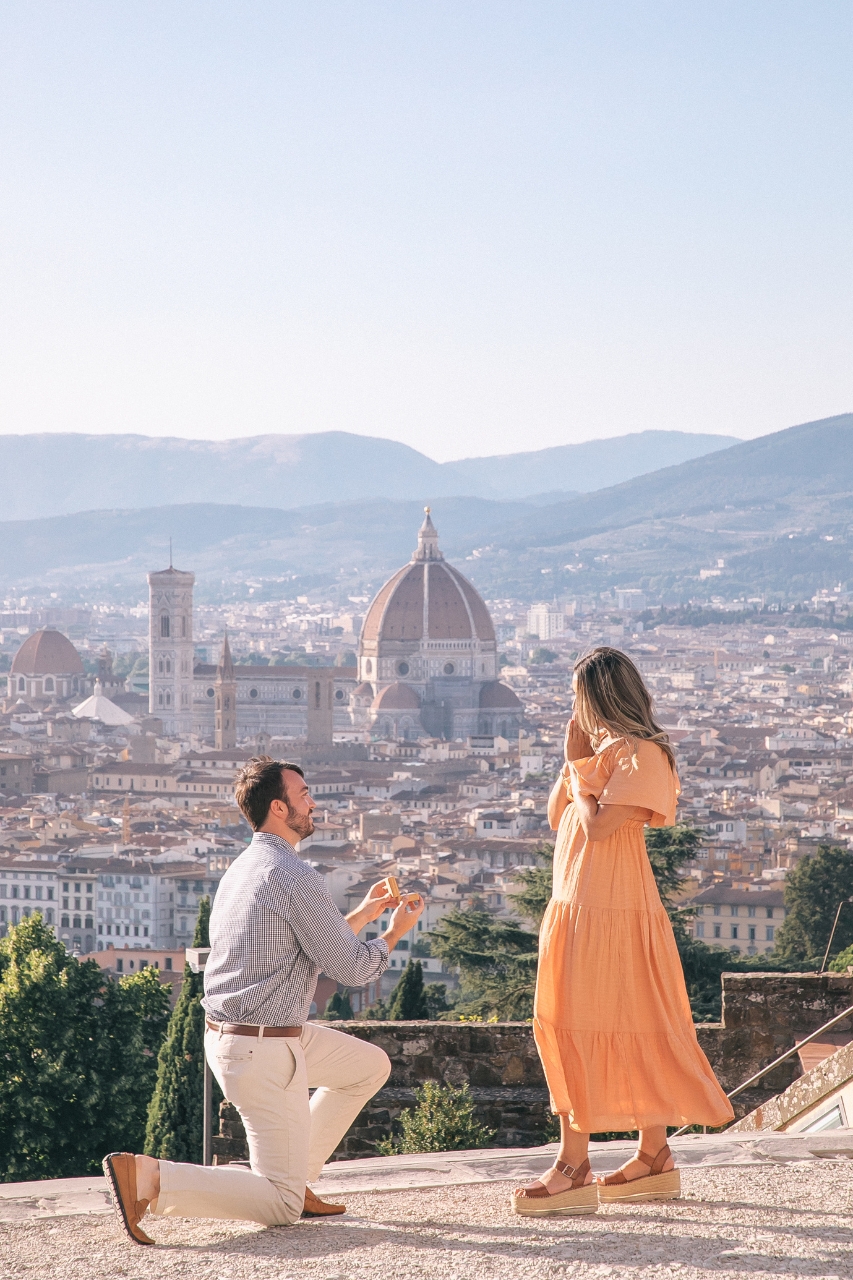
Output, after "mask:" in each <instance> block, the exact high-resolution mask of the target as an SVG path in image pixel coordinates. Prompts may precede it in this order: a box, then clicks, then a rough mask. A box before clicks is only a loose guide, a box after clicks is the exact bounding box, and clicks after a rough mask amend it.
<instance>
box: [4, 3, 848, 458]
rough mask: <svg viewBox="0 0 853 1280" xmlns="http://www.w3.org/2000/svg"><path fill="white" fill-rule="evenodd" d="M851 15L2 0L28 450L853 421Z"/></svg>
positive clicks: (11, 222) (8, 342)
mask: <svg viewBox="0 0 853 1280" xmlns="http://www.w3.org/2000/svg"><path fill="white" fill-rule="evenodd" d="M851 66H853V5H851V4H850V0H808V2H806V0H797V2H796V3H790V2H788V0H768V2H766V3H765V2H763V0H752V2H750V0H731V2H730V0H688V2H687V3H685V0H673V2H671V3H666V2H663V0H648V2H647V3H628V2H622V3H618V2H612V0H585V3H582V4H581V3H571V2H568V0H567V2H563V3H548V2H545V0H518V2H516V3H504V2H503V0H478V2H471V0H418V3H408V2H407V0H388V2H387V3H371V2H370V0H352V2H351V3H336V2H335V0H301V2H300V3H296V4H294V3H288V2H287V0H273V2H269V3H267V2H265V0H264V2H259V0H233V2H232V3H227V4H225V3H216V2H211V0H203V3H201V2H196V0H178V2H176V0H169V2H168V3H162V2H158V0H119V2H118V3H117V2H116V0H105V2H104V3H84V2H79V3H75V0H61V2H60V3H52V2H51V0H38V2H37V3H31V2H27V3H24V2H22V0H6V2H5V3H4V4H3V6H2V8H0V147H2V151H1V152H0V155H2V163H1V164H0V174H2V176H0V217H2V223H1V224H0V225H2V233H0V326H1V327H2V341H0V419H2V427H0V429H2V430H3V431H8V432H13V431H24V432H28V431H45V430H49V431H69V430H71V431H98V432H102V431H137V432H144V433H150V434H156V435H183V436H210V437H225V436H236V435H249V434H255V433H261V432H270V431H284V432H302V431H322V430H329V429H338V430H346V431H355V432H359V433H363V434H372V435H380V436H387V437H391V438H394V439H398V440H404V441H406V442H407V443H409V444H412V445H414V446H415V447H417V448H419V449H421V450H423V451H424V452H425V453H428V454H430V455H431V456H433V457H436V458H440V459H445V458H452V457H461V456H465V455H471V454H483V453H506V452H510V451H514V450H516V449H519V448H526V449H529V448H536V447H540V446H546V445H552V444H558V443H563V442H567V441H573V440H583V439H589V438H591V437H594V436H608V435H615V434H621V433H623V432H626V431H639V430H643V429H645V428H649V427H655V428H668V429H682V430H690V431H719V432H726V433H732V434H735V435H740V436H752V435H759V434H763V433H764V432H767V431H772V430H776V429H779V428H781V427H785V426H789V425H792V424H793V423H795V422H801V421H806V420H809V419H813V418H818V417H823V416H826V415H829V414H833V413H841V412H845V411H847V410H850V409H851V408H853V350H851V346H853V344H851V336H853V279H851V276H853V235H851V230H853V228H851V204H853V200H851V196H853V136H852V135H853V129H852V128H851V126H852V125H853V109H852V108H853V76H851Z"/></svg>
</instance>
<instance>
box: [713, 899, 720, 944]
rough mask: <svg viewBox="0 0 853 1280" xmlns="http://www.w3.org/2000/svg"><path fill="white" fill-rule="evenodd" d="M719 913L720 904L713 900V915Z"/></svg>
mask: <svg viewBox="0 0 853 1280" xmlns="http://www.w3.org/2000/svg"><path fill="white" fill-rule="evenodd" d="M719 914H720V904H719V903H718V902H715V903H714V915H715V916H718V915H719ZM717 936H718V937H719V935H717Z"/></svg>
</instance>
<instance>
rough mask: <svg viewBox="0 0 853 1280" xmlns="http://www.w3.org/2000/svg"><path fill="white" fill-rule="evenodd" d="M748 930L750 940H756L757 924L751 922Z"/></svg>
mask: <svg viewBox="0 0 853 1280" xmlns="http://www.w3.org/2000/svg"><path fill="white" fill-rule="evenodd" d="M748 932H749V940H750V942H755V925H754V924H751V925H750V926H749V930H748Z"/></svg>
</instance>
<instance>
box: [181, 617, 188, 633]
mask: <svg viewBox="0 0 853 1280" xmlns="http://www.w3.org/2000/svg"><path fill="white" fill-rule="evenodd" d="M186 634H187V618H186V614H184V616H183V617H182V618H181V635H182V636H186Z"/></svg>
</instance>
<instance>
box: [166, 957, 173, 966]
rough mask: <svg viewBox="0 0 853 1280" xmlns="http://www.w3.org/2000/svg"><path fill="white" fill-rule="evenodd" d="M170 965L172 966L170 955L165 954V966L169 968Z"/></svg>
mask: <svg viewBox="0 0 853 1280" xmlns="http://www.w3.org/2000/svg"><path fill="white" fill-rule="evenodd" d="M171 967H172V957H171V956H166V968H167V969H171Z"/></svg>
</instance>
